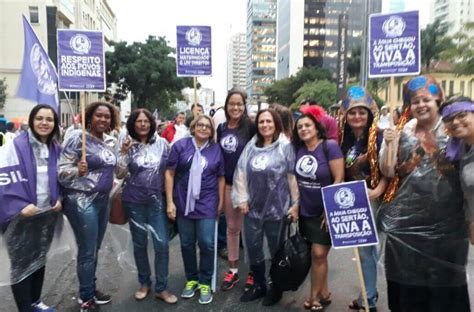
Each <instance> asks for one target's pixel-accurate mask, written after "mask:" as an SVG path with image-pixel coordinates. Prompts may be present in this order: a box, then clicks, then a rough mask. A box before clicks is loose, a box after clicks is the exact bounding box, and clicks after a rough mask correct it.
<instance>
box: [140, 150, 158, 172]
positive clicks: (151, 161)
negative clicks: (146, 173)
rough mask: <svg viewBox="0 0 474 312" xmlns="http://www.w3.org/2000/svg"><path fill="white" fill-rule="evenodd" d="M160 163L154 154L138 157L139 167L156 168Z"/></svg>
mask: <svg viewBox="0 0 474 312" xmlns="http://www.w3.org/2000/svg"><path fill="white" fill-rule="evenodd" d="M159 163H160V159H159V158H158V157H157V156H156V155H155V154H153V153H145V154H140V155H139V156H138V157H137V165H138V166H139V167H142V168H147V169H150V168H156V167H157V166H158V164H159Z"/></svg>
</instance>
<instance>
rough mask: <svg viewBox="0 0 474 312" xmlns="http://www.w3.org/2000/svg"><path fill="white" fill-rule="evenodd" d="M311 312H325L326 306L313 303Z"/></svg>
mask: <svg viewBox="0 0 474 312" xmlns="http://www.w3.org/2000/svg"><path fill="white" fill-rule="evenodd" d="M309 310H310V311H324V306H323V305H322V304H321V303H319V302H317V301H316V302H313V304H312V305H311V308H310V309H309Z"/></svg>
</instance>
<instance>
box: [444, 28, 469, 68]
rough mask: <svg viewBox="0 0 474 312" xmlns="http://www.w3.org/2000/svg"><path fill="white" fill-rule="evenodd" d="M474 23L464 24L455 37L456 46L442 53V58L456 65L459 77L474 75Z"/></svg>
mask: <svg viewBox="0 0 474 312" xmlns="http://www.w3.org/2000/svg"><path fill="white" fill-rule="evenodd" d="M473 34H474V22H469V23H466V24H464V27H463V29H462V30H460V31H459V32H457V33H456V34H455V35H454V36H453V41H454V44H453V45H452V47H450V48H448V49H446V50H445V51H443V52H442V53H441V57H445V58H446V59H448V60H450V61H452V62H453V63H454V72H455V73H456V74H458V75H471V74H474V35H473Z"/></svg>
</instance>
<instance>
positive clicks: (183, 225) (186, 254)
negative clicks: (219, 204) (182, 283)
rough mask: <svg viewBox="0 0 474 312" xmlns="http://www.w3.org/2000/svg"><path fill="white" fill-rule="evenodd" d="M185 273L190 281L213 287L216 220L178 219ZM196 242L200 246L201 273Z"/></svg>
mask: <svg viewBox="0 0 474 312" xmlns="http://www.w3.org/2000/svg"><path fill="white" fill-rule="evenodd" d="M177 222H178V232H179V239H180V241H181V254H182V255H183V262H184V272H185V274H186V279H187V280H188V281H191V280H193V281H199V283H200V284H203V285H211V281H212V274H213V273H214V231H215V226H216V220H215V219H188V218H184V217H177ZM196 242H197V243H198V245H199V255H200V259H199V272H198V267H197V257H196Z"/></svg>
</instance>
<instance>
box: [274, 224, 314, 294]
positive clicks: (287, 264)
mask: <svg viewBox="0 0 474 312" xmlns="http://www.w3.org/2000/svg"><path fill="white" fill-rule="evenodd" d="M290 232H291V227H290V225H288V238H287V239H286V241H284V242H283V244H282V245H281V247H280V249H279V250H278V251H277V253H276V254H275V256H274V257H273V259H272V266H271V268H270V277H271V279H272V282H273V283H274V284H275V285H276V286H277V287H278V288H279V289H280V290H282V291H286V290H293V291H295V290H297V289H298V287H299V286H300V285H301V284H302V283H303V282H304V280H305V279H306V275H308V272H309V269H310V268H311V246H310V244H309V243H308V242H307V241H306V240H305V239H304V238H303V236H301V235H300V233H299V230H298V226H296V232H295V234H294V235H292V236H291V235H290Z"/></svg>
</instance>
